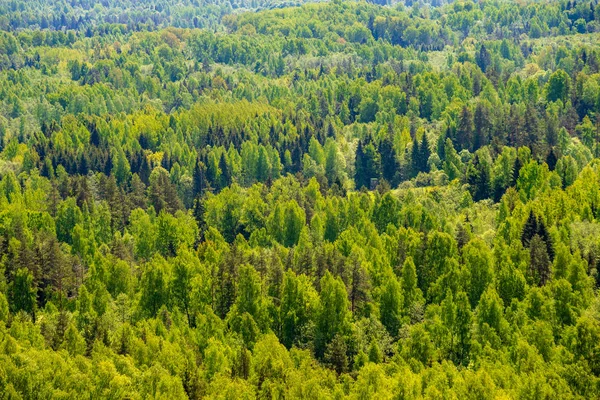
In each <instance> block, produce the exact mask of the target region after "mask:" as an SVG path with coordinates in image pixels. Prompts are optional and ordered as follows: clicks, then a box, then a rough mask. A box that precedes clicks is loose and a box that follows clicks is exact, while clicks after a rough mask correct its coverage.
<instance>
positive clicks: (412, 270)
mask: <svg viewBox="0 0 600 400" xmlns="http://www.w3.org/2000/svg"><path fill="white" fill-rule="evenodd" d="M400 286H401V287H402V294H403V297H404V299H403V300H404V301H403V306H402V310H403V313H405V314H406V313H407V312H409V311H410V309H411V308H412V307H413V306H414V305H415V304H416V303H418V302H421V301H422V298H423V294H422V293H421V289H419V287H418V286H417V269H416V267H415V263H414V262H413V259H412V257H407V258H406V260H404V265H403V266H402V275H401V278H400Z"/></svg>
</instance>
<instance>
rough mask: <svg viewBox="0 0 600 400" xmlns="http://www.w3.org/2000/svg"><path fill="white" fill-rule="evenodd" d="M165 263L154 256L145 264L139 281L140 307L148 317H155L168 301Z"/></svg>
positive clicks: (162, 259)
mask: <svg viewBox="0 0 600 400" xmlns="http://www.w3.org/2000/svg"><path fill="white" fill-rule="evenodd" d="M167 282H168V280H167V263H166V261H165V260H164V258H162V257H160V256H156V257H154V258H153V259H152V261H150V262H149V263H147V264H146V265H145V267H144V270H143V272H142V277H141V280H140V307H141V308H142V311H143V312H144V313H145V314H146V315H148V316H149V317H155V316H156V315H157V313H158V310H159V309H160V308H161V307H162V306H163V305H164V304H167V303H168V301H169V288H168V285H167Z"/></svg>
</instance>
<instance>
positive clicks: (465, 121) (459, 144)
mask: <svg viewBox="0 0 600 400" xmlns="http://www.w3.org/2000/svg"><path fill="white" fill-rule="evenodd" d="M473 134H474V126H473V114H472V113H471V110H470V109H469V107H467V106H464V107H463V109H462V111H461V112H460V115H459V117H458V127H457V128H456V136H455V138H454V140H453V141H452V144H453V145H454V148H456V149H459V150H462V149H467V150H468V149H471V146H472V144H473Z"/></svg>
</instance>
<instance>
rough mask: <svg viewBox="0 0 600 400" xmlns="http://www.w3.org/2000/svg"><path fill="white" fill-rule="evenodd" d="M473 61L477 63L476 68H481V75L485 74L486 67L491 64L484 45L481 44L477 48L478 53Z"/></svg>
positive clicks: (490, 58)
mask: <svg viewBox="0 0 600 400" xmlns="http://www.w3.org/2000/svg"><path fill="white" fill-rule="evenodd" d="M475 61H476V62H477V66H479V68H481V71H483V73H486V72H487V69H488V67H489V66H490V64H491V63H492V57H491V55H490V53H489V52H488V50H487V49H486V47H485V45H484V44H482V45H481V47H479V51H478V52H477V55H476V57H475Z"/></svg>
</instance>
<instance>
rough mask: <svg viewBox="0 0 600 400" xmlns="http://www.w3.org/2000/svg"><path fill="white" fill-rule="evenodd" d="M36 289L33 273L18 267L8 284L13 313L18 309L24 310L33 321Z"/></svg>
mask: <svg viewBox="0 0 600 400" xmlns="http://www.w3.org/2000/svg"><path fill="white" fill-rule="evenodd" d="M35 294H36V289H35V286H34V284H33V275H31V273H30V272H29V271H28V270H26V269H24V268H19V269H18V270H17V271H16V273H15V276H14V278H13V282H12V283H11V285H10V299H11V310H12V312H13V313H17V312H19V311H21V310H22V311H25V312H26V313H27V314H29V315H31V318H32V319H33V321H34V322H35V316H36V309H37V303H36V300H35V299H36V298H35Z"/></svg>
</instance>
